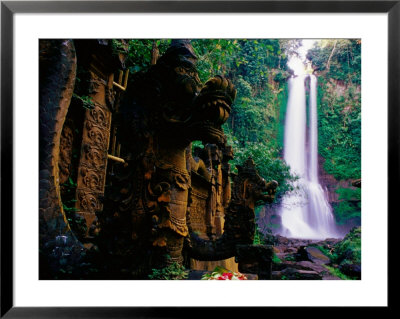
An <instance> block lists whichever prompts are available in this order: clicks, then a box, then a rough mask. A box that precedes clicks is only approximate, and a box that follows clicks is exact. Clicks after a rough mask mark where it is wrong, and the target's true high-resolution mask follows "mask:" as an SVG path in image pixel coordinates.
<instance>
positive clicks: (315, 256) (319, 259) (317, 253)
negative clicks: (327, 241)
mask: <svg viewBox="0 0 400 319" xmlns="http://www.w3.org/2000/svg"><path fill="white" fill-rule="evenodd" d="M305 251H306V253H307V258H308V260H310V261H312V262H313V263H315V264H318V265H327V264H329V263H330V262H331V260H330V258H329V257H328V256H325V255H324V254H323V253H322V251H321V250H319V249H318V248H317V247H313V246H308V247H306V248H305Z"/></svg>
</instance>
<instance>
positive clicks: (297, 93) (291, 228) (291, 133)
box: [280, 75, 340, 239]
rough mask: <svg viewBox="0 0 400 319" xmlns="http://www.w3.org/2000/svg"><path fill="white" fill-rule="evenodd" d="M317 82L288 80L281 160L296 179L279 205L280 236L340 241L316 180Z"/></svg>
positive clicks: (330, 210)
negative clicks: (307, 96) (292, 188)
mask: <svg viewBox="0 0 400 319" xmlns="http://www.w3.org/2000/svg"><path fill="white" fill-rule="evenodd" d="M307 77H310V97H309V113H310V114H309V116H310V117H309V132H308V133H309V134H308V138H309V140H308V145H309V152H308V157H307V156H306V154H307V153H306V145H307V144H306V137H307V134H306V129H307V123H306V113H307V112H306V93H305V80H306V78H307ZM317 122H318V121H317V79H316V77H315V76H314V75H299V76H297V77H294V78H291V79H290V80H289V99H288V103H287V110H286V121H285V138H284V159H285V161H286V162H287V164H289V166H290V167H291V171H292V173H294V174H295V175H297V176H299V179H298V180H297V181H296V182H294V183H293V186H294V187H295V188H298V189H297V190H296V191H295V192H294V193H293V194H290V195H288V196H285V197H284V198H283V201H282V208H281V212H280V215H281V219H282V231H281V235H283V236H286V237H292V238H306V239H325V238H328V237H340V236H339V235H338V233H337V231H336V227H335V221H334V217H333V215H332V209H331V207H330V205H329V203H328V201H327V199H326V195H325V192H324V190H323V189H322V187H321V185H320V184H319V180H318V126H317V125H318V123H317Z"/></svg>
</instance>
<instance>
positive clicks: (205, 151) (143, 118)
mask: <svg viewBox="0 0 400 319" xmlns="http://www.w3.org/2000/svg"><path fill="white" fill-rule="evenodd" d="M80 41H85V40H80ZM88 41H89V40H88ZM107 43H108V42H107V40H104V41H98V42H96V45H95V46H90V45H87V44H85V42H83V43H82V42H79V47H80V48H82V47H83V48H86V49H87V50H88V52H86V59H89V60H88V61H89V62H88V61H86V62H85V63H86V64H85V65H86V66H87V67H86V68H85V69H84V71H85V72H86V74H87V75H88V79H89V80H88V83H89V86H88V89H87V95H88V96H89V97H90V99H91V101H92V105H91V106H90V107H89V109H87V110H85V111H84V112H81V113H80V120H79V121H78V122H79V123H74V124H75V127H81V133H80V134H81V140H80V144H79V150H80V154H79V156H78V158H77V159H76V160H74V159H73V158H72V160H71V151H70V150H69V148H70V146H71V145H72V144H71V143H76V140H77V138H76V136H74V135H73V134H72V135H71V134H70V133H71V132H70V131H69V130H68V127H64V131H63V135H62V136H61V132H62V128H63V121H64V118H65V116H66V112H67V110H68V107H69V104H70V103H72V102H71V97H72V93H73V90H74V84H73V81H74V79H75V77H76V75H75V73H74V72H75V71H74V68H76V65H74V63H75V64H76V61H74V55H73V54H74V50H73V46H74V42H73V41H65V42H62V41H60V42H59V43H57V45H58V46H61V47H62V48H63V49H62V50H64V51H65V53H64V56H65V55H66V56H68V57H69V56H70V58H69V59H68V63H69V64H68V65H67V66H68V67H69V69H68V70H70V71H69V72H67V74H65V76H64V78H63V82H62V83H59V87H58V88H57V89H61V91H60V93H59V94H58V96H62V95H63V94H66V95H67V98H65V99H63V100H61V101H55V103H54V110H56V109H57V107H58V106H59V105H64V104H65V105H64V106H62V108H61V110H62V112H63V113H62V114H60V115H57V114H56V115H54V116H55V117H57V119H58V117H60V121H59V122H57V121H55V123H56V124H55V127H53V128H52V129H51V132H48V131H46V130H47V124H46V122H45V118H44V117H43V116H44V115H41V125H42V126H41V127H42V128H43V132H42V131H41V134H43V136H42V135H41V141H42V140H43V142H45V143H44V144H43V142H42V144H43V149H42V146H41V151H43V152H46V151H47V152H49V153H50V151H53V152H54V150H55V152H56V153H57V152H58V153H57V154H54V156H53V157H52V158H48V159H47V158H46V157H45V155H44V154H42V153H43V152H42V153H41V154H42V157H41V160H40V162H41V167H42V166H43V167H44V168H43V169H45V171H43V172H42V173H41V179H42V180H43V183H42V184H43V185H45V186H46V187H47V185H48V184H47V182H46V181H47V180H48V179H49V176H54V181H53V177H51V179H50V180H51V181H53V183H54V185H53V186H51V187H50V188H48V187H47V188H45V189H43V190H42V189H41V194H40V196H41V208H40V213H41V215H40V216H41V219H45V220H46V221H47V224H46V223H41V230H40V231H41V233H42V235H41V236H42V237H43V241H42V247H45V246H46V245H47V246H48V243H49V242H51V240H52V238H57V236H59V234H58V235H57V234H56V232H57V230H56V227H53V224H52V220H53V219H54V218H55V220H57V221H63V223H62V225H63V227H64V228H65V229H66V231H65V230H63V231H62V232H61V235H62V236H64V237H65V238H66V240H65V241H64V240H61V241H62V242H63V243H64V246H65V245H67V244H68V243H70V242H71V243H73V244H71V245H73V246H74V247H76V249H75V251H76V252H78V253H77V254H79V253H81V252H83V255H86V257H85V258H86V259H85V258H84V259H83V260H85V262H84V263H81V261H80V259H79V258H77V263H78V262H79V263H80V264H90V263H96V265H97V267H99V268H101V269H100V271H99V273H98V274H97V276H98V277H96V275H95V276H94V278H102V277H101V276H104V275H105V274H107V276H108V277H110V278H112V279H119V278H121V279H123V278H139V279H143V278H147V277H146V276H147V274H148V273H149V272H150V271H151V269H152V268H161V267H163V266H165V265H168V264H171V263H174V262H177V263H179V264H185V265H188V260H189V259H190V258H194V259H197V260H205V261H213V260H214V261H215V260H223V259H227V258H231V257H234V256H238V250H237V248H238V247H239V246H240V245H242V246H240V247H242V248H241V251H243V245H251V244H252V242H253V239H254V231H255V222H254V218H255V215H254V207H255V205H256V204H257V203H263V202H271V201H272V200H273V198H274V194H275V190H276V186H277V183H276V182H275V181H272V182H269V183H267V182H266V181H265V180H263V179H262V178H261V177H260V176H259V175H258V173H257V170H256V168H255V165H254V162H253V161H252V160H251V159H248V160H247V161H246V163H245V164H244V165H243V166H238V174H237V175H232V173H231V170H230V165H229V163H228V161H229V160H231V159H232V158H233V152H232V148H231V147H230V146H229V145H227V143H226V137H225V135H224V133H223V130H222V128H221V125H222V124H223V123H224V122H225V121H226V120H227V119H228V117H229V114H230V111H231V105H232V103H233V101H234V99H235V95H236V90H235V88H234V86H233V85H232V83H231V82H230V81H229V80H228V79H226V78H224V77H223V76H220V75H218V76H216V77H214V78H212V79H210V80H208V81H207V82H206V83H205V84H204V85H203V84H202V83H201V82H200V79H199V76H198V73H197V69H196V60H197V57H196V55H195V53H194V51H193V48H192V46H191V44H190V41H187V40H173V41H172V43H171V46H170V47H169V48H168V50H167V51H166V53H165V54H164V55H162V56H160V57H157V58H155V59H154V61H152V64H151V66H150V67H149V69H148V70H146V71H143V72H138V73H136V74H134V75H133V76H132V77H131V81H130V82H129V85H128V89H126V87H127V85H126V83H125V86H123V85H122V75H120V80H119V82H118V83H119V84H118V83H115V82H114V80H113V73H114V72H116V71H117V67H116V66H117V65H119V66H121V63H120V64H118V63H114V64H112V63H111V64H112V65H109V64H107V63H108V62H107V61H109V60H107V59H108V58H107V57H109V55H108V53H107V50H106V49H105V47H104V46H106V45H107ZM45 45H48V44H47V43H45V42H43V46H45ZM63 46H64V47H63ZM43 50H44V49H43ZM91 50H94V51H95V52H91ZM43 52H44V51H43ZM80 52H82V51H80ZM78 53H79V50H78ZM43 56H45V54H44V53H43ZM78 57H82V60H84V59H83V54H82V53H81V55H79V54H78ZM93 57H95V58H93ZM120 62H121V61H120ZM122 64H123V63H122ZM63 70H65V68H64V69H63ZM49 79H51V78H41V85H42V86H43V87H46V88H47V86H49V85H48V83H47V81H48V80H49ZM125 79H126V78H125ZM125 82H127V81H125ZM114 87H116V88H118V90H123V91H124V94H123V95H119V93H118V92H119V91H118V92H117V91H116V90H115V89H114ZM75 90H76V88H75ZM125 90H126V91H125ZM48 92H49V91H43V92H42V91H41V101H43V103H42V104H43V105H41V112H42V111H46V108H47V109H48V107H47V106H46V104H45V101H46V94H48ZM120 98H121V99H120ZM60 103H64V104H60ZM58 110H60V109H58ZM70 111H71V110H70ZM58 112H59V111H58ZM49 116H50V117H51V116H52V115H49ZM71 116H72V115H71ZM42 117H43V119H42ZM78 124H79V125H78ZM52 132H56V136H55V141H56V142H57V141H60V140H61V145H60V143H58V144H56V146H55V149H54V148H52V147H53V146H54V144H51V143H54V140H51V138H54V135H52V134H49V133H52ZM50 137H51V138H50ZM72 137H73V138H72ZM193 141H202V144H203V147H204V148H195V149H194V150H193V152H192V142H193ZM51 145H53V146H51ZM59 153H60V154H61V155H60V156H59V155H58V154H59ZM60 158H61V159H60ZM111 160H112V161H111ZM74 161H75V162H74ZM53 162H54V163H58V164H59V165H56V166H55V168H54V167H53V168H54V169H53V170H52V169H51V167H52V166H51V165H52V164H51V163H53ZM46 165H47V166H46ZM58 167H60V170H62V173H61V174H60V173H58V171H57V169H58ZM68 168H71V172H72V173H71V172H69V170H68ZM49 170H52V171H51V174H48V173H47V172H48V171H49ZM74 172H75V173H74ZM46 174H47V175H46ZM74 174H75V175H74ZM58 176H60V177H62V180H63V181H65V180H67V179H68V178H69V179H70V180H71V179H74V182H75V183H76V188H75V189H73V191H74V192H75V197H74V198H75V201H76V205H75V210H77V211H76V213H75V214H74V215H68V214H65V213H64V212H63V210H62V209H61V210H58V211H57V209H58V208H59V207H63V205H65V203H63V202H62V200H63V198H62V197H63V196H64V195H62V194H60V192H59V191H58V190H57V187H58V186H57V185H58V184H57V183H59V181H58V180H57V178H58ZM231 178H232V179H233V184H232V186H231ZM42 184H41V185H42ZM57 192H58V193H57ZM49 196H51V198H52V199H51V200H47V201H46V198H49ZM64 198H67V197H66V196H64ZM54 199H56V200H57V201H58V202H57V203H58V205H57V207H56V208H57V209H56V208H54V207H53V206H52V208H51V212H49V213H47V211H48V209H47V208H46V205H47V204H48V203H49V201H52V203H54ZM57 214H58V215H57ZM67 215H68V216H67ZM81 224H83V231H80V230H79V231H78V230H77V229H79V227H78V226H79V225H81ZM42 225H43V226H42ZM50 225H51V227H50ZM56 225H57V227H58V225H60V223H59V222H58V223H57V224H56ZM77 225H78V226H77ZM45 227H48V228H47V229H46V228H45ZM48 230H49V231H48ZM58 231H59V229H58ZM64 237H63V238H64ZM58 242H60V240H58ZM66 243H67V244H66ZM238 245H239V246H238ZM67 246H68V245H67ZM49 247H50V246H49ZM51 247H54V245H53V246H51ZM56 247H58V246H57V245H56ZM52 249H53V248H52ZM46 254H49V252H46ZM240 255H241V256H246V253H240ZM89 257H90V258H89ZM88 258H89V259H88ZM78 259H79V260H78ZM82 274H86V273H85V272H84V271H83V270H82V271H81V272H80V273H79V275H82ZM82 276H84V275H82Z"/></svg>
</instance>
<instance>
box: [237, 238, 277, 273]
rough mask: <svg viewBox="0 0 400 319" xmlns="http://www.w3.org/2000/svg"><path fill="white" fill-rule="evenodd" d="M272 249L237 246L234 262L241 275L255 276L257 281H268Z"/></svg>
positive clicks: (259, 246)
mask: <svg viewBox="0 0 400 319" xmlns="http://www.w3.org/2000/svg"><path fill="white" fill-rule="evenodd" d="M272 256H273V248H272V246H267V245H238V246H237V247H236V257H235V260H236V262H238V263H239V271H240V272H241V273H250V274H257V275H258V279H259V280H270V279H271V275H272Z"/></svg>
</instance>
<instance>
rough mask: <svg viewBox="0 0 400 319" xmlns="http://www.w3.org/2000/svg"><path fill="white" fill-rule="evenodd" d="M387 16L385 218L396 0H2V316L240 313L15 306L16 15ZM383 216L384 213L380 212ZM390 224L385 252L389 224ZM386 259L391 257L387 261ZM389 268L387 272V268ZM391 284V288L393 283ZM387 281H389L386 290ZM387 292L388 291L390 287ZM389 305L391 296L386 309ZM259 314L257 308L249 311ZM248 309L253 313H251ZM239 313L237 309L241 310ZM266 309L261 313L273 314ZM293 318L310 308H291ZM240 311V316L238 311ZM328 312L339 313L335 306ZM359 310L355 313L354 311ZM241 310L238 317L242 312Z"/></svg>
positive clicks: (395, 150)
mask: <svg viewBox="0 0 400 319" xmlns="http://www.w3.org/2000/svg"><path fill="white" fill-rule="evenodd" d="M123 12H125V13H126V12H137V13H146V12H147V13H150V12H157V13H193V12H195V13H209V12H215V13H222V12H237V13H259V12H266V13H387V14H388V66H389V69H388V170H389V171H388V172H387V174H388V205H389V206H388V207H389V209H388V212H387V213H388V218H389V220H390V221H392V216H391V215H394V213H398V212H399V211H400V209H399V204H398V200H397V197H398V191H397V189H398V188H397V186H398V184H399V176H400V174H399V163H400V158H399V153H400V151H399V150H400V147H399V146H400V145H399V144H400V134H399V133H400V128H399V127H400V126H399V125H398V123H397V122H398V120H399V119H400V117H399V113H400V107H399V105H400V103H399V102H400V101H399V96H400V93H399V92H400V58H399V57H400V32H399V31H400V0H395V1H368V0H359V1H344V0H342V1H321V0H318V1H313V0H308V1H277V0H275V1H1V117H0V118H1V201H0V203H1V230H0V231H1V281H0V286H1V313H0V316H1V317H3V316H5V317H6V318H132V317H134V318H136V317H137V318H144V317H147V318H161V317H166V318H180V317H188V316H190V315H189V313H196V315H199V314H200V315H201V314H203V315H207V316H210V314H212V315H213V316H216V315H217V314H218V315H220V316H224V317H225V316H227V315H229V312H230V311H232V310H233V311H234V312H235V313H236V314H237V313H238V309H236V310H234V309H229V310H230V311H229V312H227V309H223V308H222V309H221V308H219V309H215V308H214V309H196V310H195V311H193V309H187V308H185V307H183V308H180V307H171V308H141V307H139V308H137V307H136V308H130V307H122V308H113V307H105V308H98V307H88V308H76V307H67V308H59V307H57V308H50V307H37V308H22V307H14V304H13V293H14V291H13V266H14V265H13V244H12V243H13V242H12V240H13V120H14V118H13V54H14V52H13V19H14V14H16V13H123ZM380 213H384V212H380ZM390 221H389V223H388V225H390V226H389V232H388V234H389V237H388V247H389V251H390V248H391V246H392V244H391V243H392V242H393V241H392V240H391V236H392V235H393V231H390V227H394V224H393V222H390ZM389 261H390V259H389ZM388 270H389V269H388ZM392 285H393V284H392ZM389 286H390V280H389V281H388V287H389ZM389 290H390V289H389ZM391 305H392V302H391V298H390V297H389V300H388V307H382V308H380V309H381V310H382V309H383V310H389V309H390V306H391ZM253 309H254V310H258V309H257V308H253ZM253 309H252V310H253ZM242 310H243V309H241V311H242ZM271 310H272V309H269V310H268V311H267V312H265V315H267V314H269V315H271ZM291 310H292V311H293V310H294V312H295V313H296V315H299V316H302V315H306V314H307V311H309V309H304V308H301V307H300V308H297V307H296V308H295V307H291ZM241 311H240V312H241ZM330 311H332V312H333V313H336V314H340V313H341V311H342V310H341V309H339V307H336V308H333V309H331V310H330ZM357 311H358V310H357ZM240 312H239V313H240Z"/></svg>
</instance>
